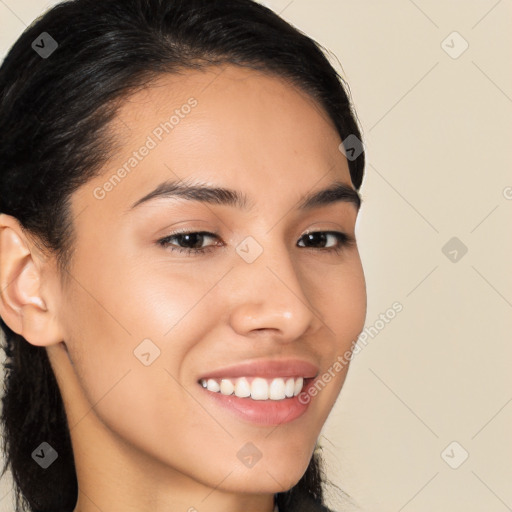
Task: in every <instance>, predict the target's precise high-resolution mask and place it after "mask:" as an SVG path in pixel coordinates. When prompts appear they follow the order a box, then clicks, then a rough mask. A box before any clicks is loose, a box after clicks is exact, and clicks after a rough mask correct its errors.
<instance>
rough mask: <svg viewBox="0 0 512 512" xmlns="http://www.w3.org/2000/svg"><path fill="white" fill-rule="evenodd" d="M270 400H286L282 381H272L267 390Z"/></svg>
mask: <svg viewBox="0 0 512 512" xmlns="http://www.w3.org/2000/svg"><path fill="white" fill-rule="evenodd" d="M268 394H269V398H270V400H283V398H286V393H285V392H284V379H274V380H273V381H272V383H271V384H270V387H269V390H268Z"/></svg>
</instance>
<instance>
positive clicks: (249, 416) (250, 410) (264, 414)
mask: <svg viewBox="0 0 512 512" xmlns="http://www.w3.org/2000/svg"><path fill="white" fill-rule="evenodd" d="M315 382H316V379H314V378H308V379H307V380H305V381H304V387H303V389H302V392H301V393H299V394H298V395H297V396H294V397H293V398H285V399H283V400H261V401H260V400H253V399H251V398H248V397H246V398H239V397H237V396H236V395H223V394H222V393H213V392H211V391H208V390H207V389H206V388H203V387H202V386H200V391H199V392H200V393H201V396H202V397H204V398H205V399H206V400H208V402H209V403H211V404H212V405H213V406H214V407H219V408H220V409H224V410H225V411H227V412H228V413H230V414H233V415H234V417H236V418H237V419H238V420H239V421H240V420H241V421H243V422H244V423H247V424H250V425H256V426H260V427H271V426H277V425H284V424H287V423H291V422H293V421H295V420H297V419H298V418H300V417H301V416H303V415H305V414H306V412H307V410H308V408H309V407H310V402H311V398H309V399H308V400H307V401H304V400H301V399H300V396H301V394H302V393H305V394H306V396H310V395H309V390H310V389H311V387H312V386H314V384H315Z"/></svg>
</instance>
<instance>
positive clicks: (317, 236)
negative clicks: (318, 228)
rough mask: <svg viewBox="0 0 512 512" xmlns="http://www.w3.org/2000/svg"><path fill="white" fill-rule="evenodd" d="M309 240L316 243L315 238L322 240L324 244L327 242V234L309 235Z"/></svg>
mask: <svg viewBox="0 0 512 512" xmlns="http://www.w3.org/2000/svg"><path fill="white" fill-rule="evenodd" d="M306 236H307V237H308V239H309V241H314V239H315V237H316V238H320V240H321V241H322V242H325V238H326V234H325V233H320V232H318V233H309V234H308V235H306Z"/></svg>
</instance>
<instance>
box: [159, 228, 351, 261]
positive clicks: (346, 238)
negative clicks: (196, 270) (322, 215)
mask: <svg viewBox="0 0 512 512" xmlns="http://www.w3.org/2000/svg"><path fill="white" fill-rule="evenodd" d="M318 233H324V234H327V235H334V236H335V237H336V238H337V239H338V243H337V245H335V246H334V247H327V248H320V249H315V248H312V247H309V248H308V247H305V249H311V250H313V251H315V250H318V251H324V252H327V253H335V254H340V253H341V252H342V250H343V249H345V248H347V247H350V246H353V245H355V244H356V240H355V238H353V237H352V236H350V235H347V234H346V233H342V232H341V231H310V232H308V233H305V234H304V235H302V237H301V239H302V238H303V237H304V236H307V235H313V234H318ZM186 235H203V236H205V235H206V236H208V237H215V238H217V239H218V238H219V235H217V233H210V232H209V231H186V230H183V231H176V232H174V233H172V234H170V235H168V236H166V237H165V238H161V239H160V240H158V241H157V243H158V244H159V245H160V246H161V247H164V248H168V249H170V250H171V251H176V252H179V253H185V254H187V255H188V256H192V255H194V254H206V253H209V252H211V251H212V250H213V249H215V247H218V246H216V245H209V246H206V247H202V248H200V249H190V248H182V247H173V246H172V245H171V243H170V240H172V239H174V238H177V237H180V236H186Z"/></svg>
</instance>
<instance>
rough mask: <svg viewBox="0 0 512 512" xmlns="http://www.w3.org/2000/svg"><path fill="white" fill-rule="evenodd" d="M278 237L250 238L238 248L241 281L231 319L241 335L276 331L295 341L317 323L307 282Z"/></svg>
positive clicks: (238, 277)
mask: <svg viewBox="0 0 512 512" xmlns="http://www.w3.org/2000/svg"><path fill="white" fill-rule="evenodd" d="M277 234H278V231H276V232H275V233H273V234H271V236H268V235H267V236H262V235H260V236H258V239H256V237H253V236H248V237H246V238H245V239H244V240H242V242H241V243H240V244H238V246H237V247H236V252H237V258H238V260H237V262H236V265H235V266H236V267H237V268H236V269H235V272H234V273H233V274H234V275H233V276H232V278H233V279H236V282H237V287H236V288H237V294H236V296H237V302H236V304H233V307H232V313H231V315H230V318H231V323H232V326H233V328H234V329H235V330H237V331H238V332H239V333H240V334H247V333H248V332H249V331H251V330H261V329H272V330H278V331H279V335H280V336H281V338H283V339H285V338H286V339H294V338H297V337H299V336H300V335H301V334H302V333H303V332H304V331H306V330H307V329H308V328H309V327H310V325H311V323H312V322H313V321H314V317H315V314H314V312H313V308H312V306H311V305H310V304H309V297H308V296H307V290H306V291H305V290H304V282H303V279H302V278H301V275H300V273H299V272H298V271H297V269H296V266H295V265H294V264H293V259H292V256H291V255H290V252H289V248H288V247H286V245H285V243H284V242H283V240H282V237H279V236H277ZM260 240H264V243H262V242H260Z"/></svg>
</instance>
